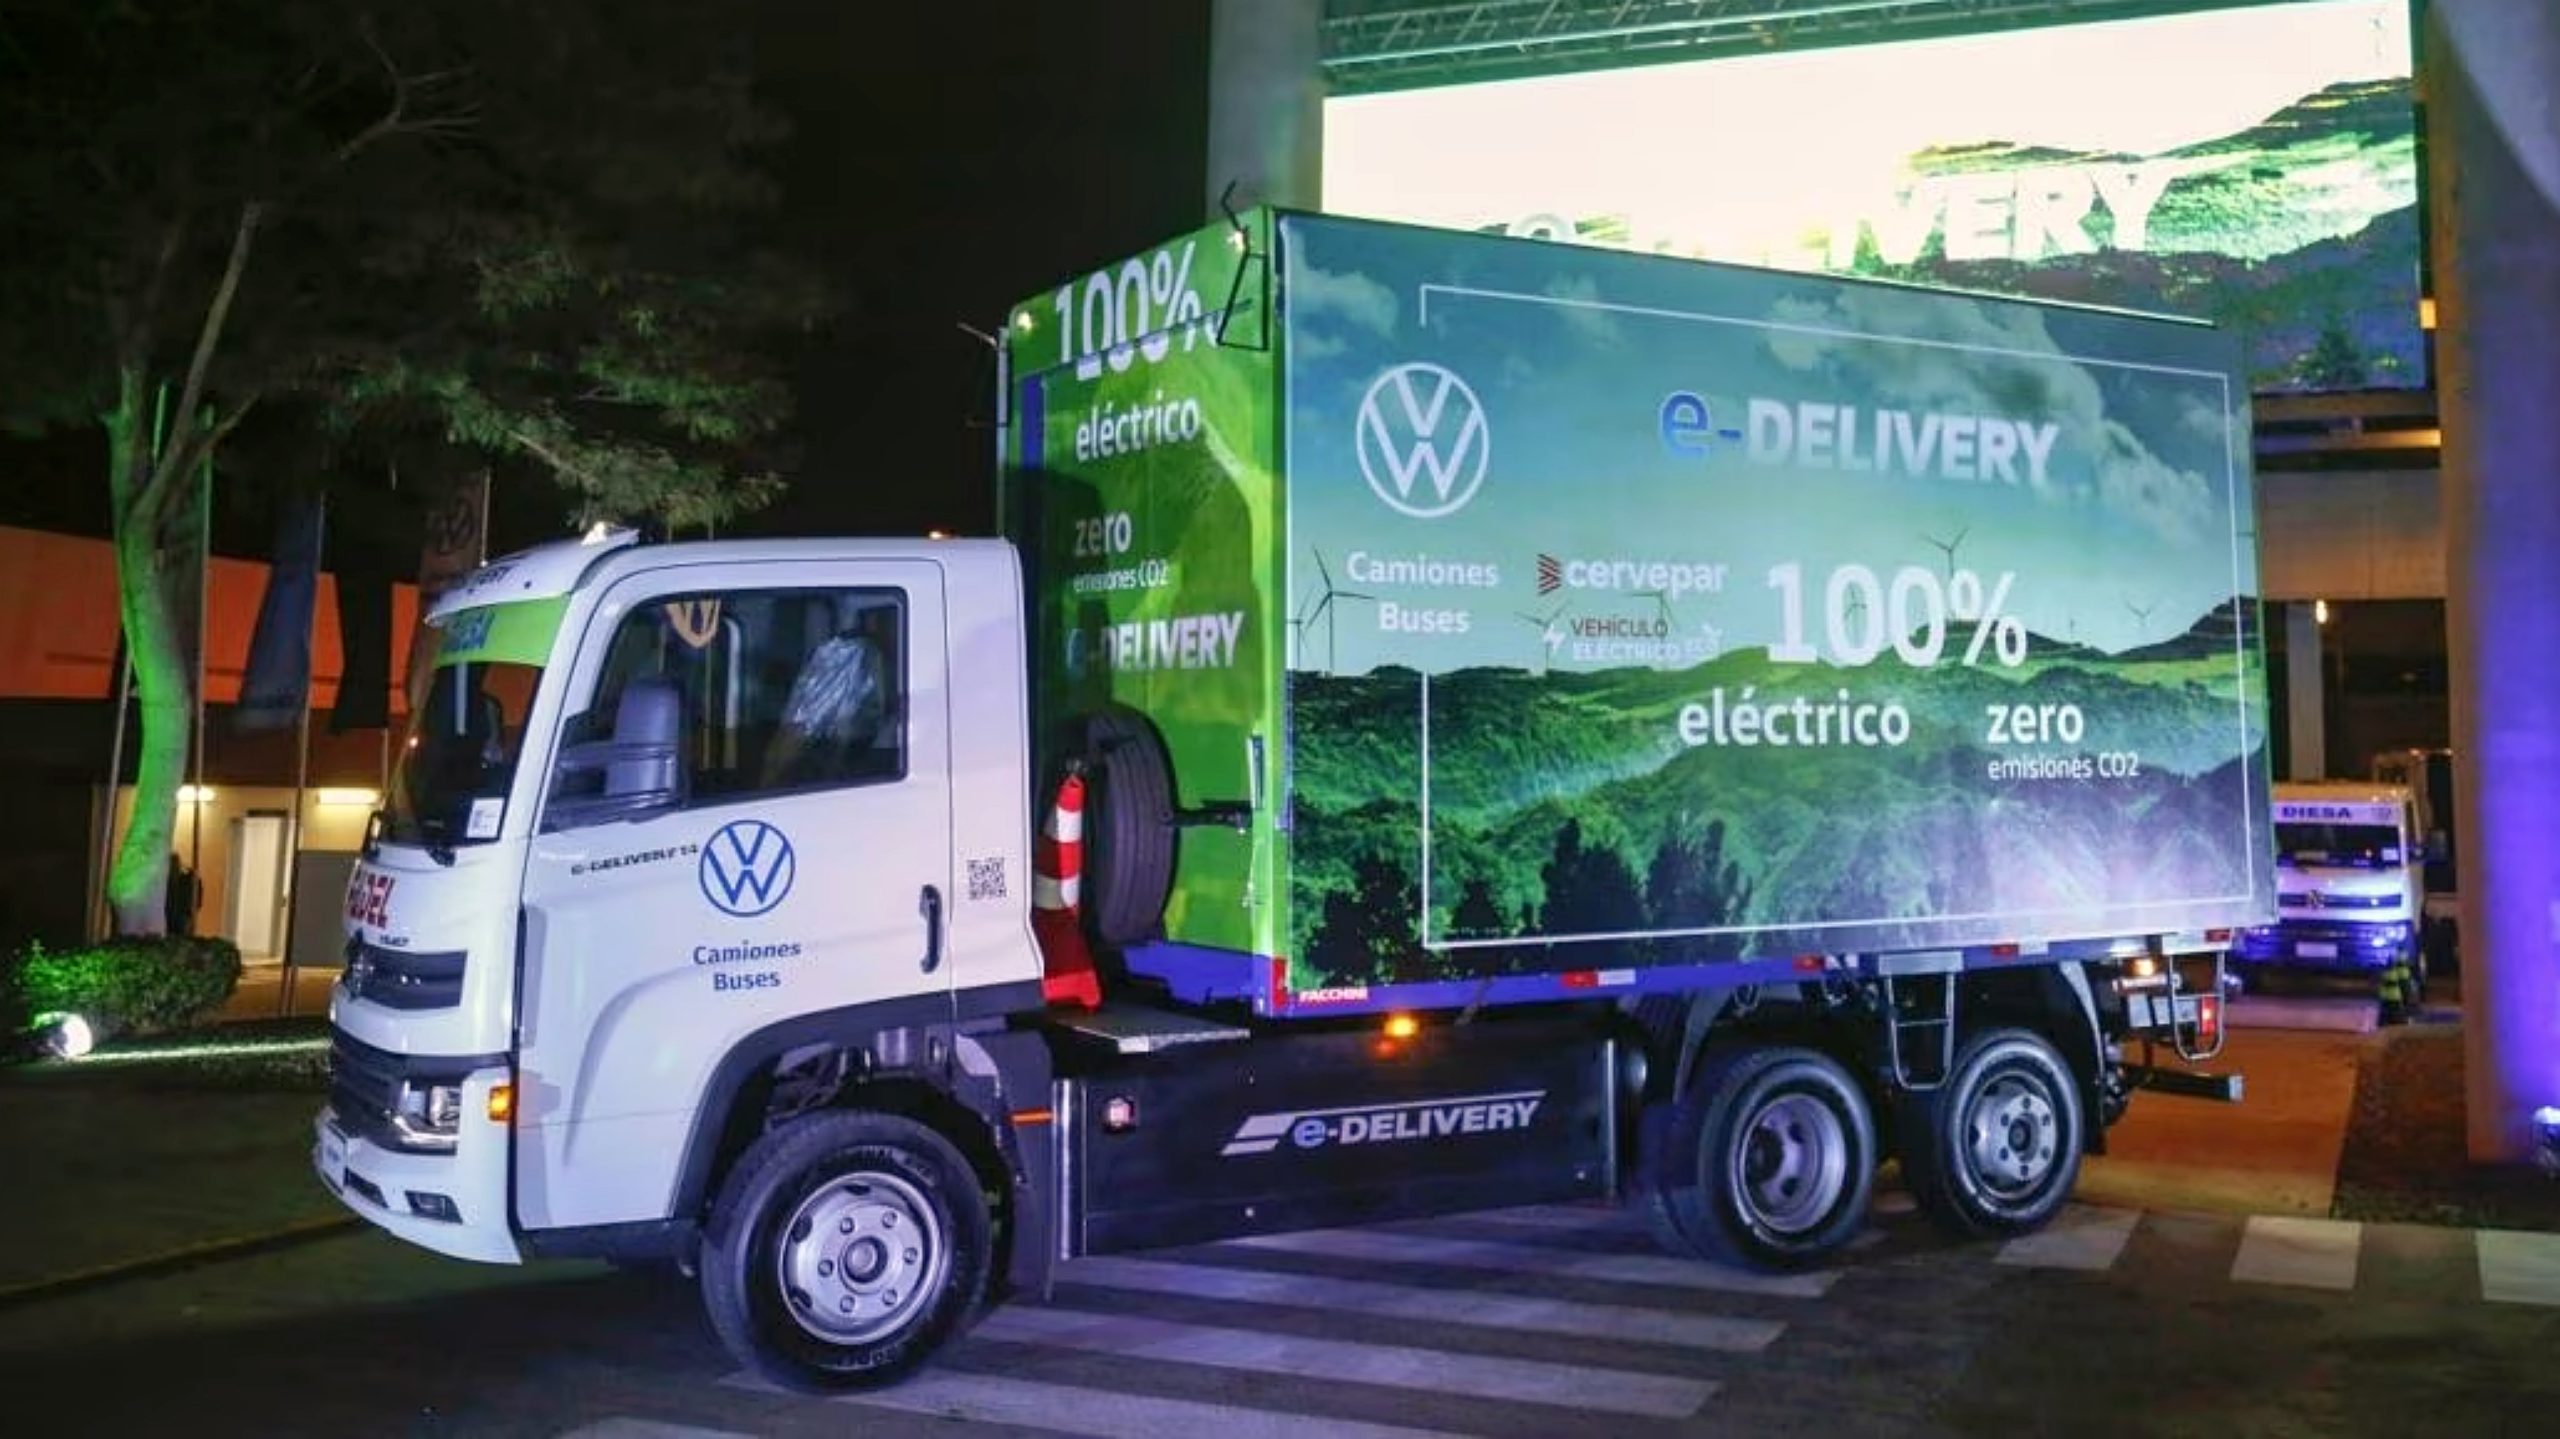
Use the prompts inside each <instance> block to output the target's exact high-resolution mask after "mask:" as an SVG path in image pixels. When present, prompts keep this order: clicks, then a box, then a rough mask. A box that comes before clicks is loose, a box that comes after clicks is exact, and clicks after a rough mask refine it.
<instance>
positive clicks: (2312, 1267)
mask: <svg viewBox="0 0 2560 1439" xmlns="http://www.w3.org/2000/svg"><path fill="white" fill-rule="evenodd" d="M2363 1243H2364V1226H2363V1225H2361V1224H2357V1223H2355V1222H2353V1221H2352V1220H2343V1219H2313V1218H2309V1217H2307V1216H2303V1215H2292V1214H2252V1215H2250V1216H2249V1225H2248V1228H2247V1229H2246V1230H2244V1231H2242V1234H2241V1238H2240V1252H2239V1254H2238V1255H2236V1256H2234V1257H2233V1259H2232V1261H2231V1277H2232V1279H2233V1280H2235V1281H2237V1282H2239V1283H2242V1284H2286V1285H2293V1286H2296V1287H2298V1288H2304V1289H2353V1288H2355V1287H2356V1255H2357V1251H2358V1250H2359V1249H2360V1248H2361V1247H2362V1245H2363Z"/></svg>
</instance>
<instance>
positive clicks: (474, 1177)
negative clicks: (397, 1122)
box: [311, 1069, 524, 1264]
mask: <svg viewBox="0 0 2560 1439" xmlns="http://www.w3.org/2000/svg"><path fill="white" fill-rule="evenodd" d="M506 1080H507V1071H506V1070H504V1069H483V1070H480V1071H478V1072H476V1073H474V1074H471V1075H470V1076H468V1077H467V1078H465V1079H464V1080H463V1081H462V1105H463V1109H462V1113H463V1122H462V1132H461V1134H460V1135H459V1136H457V1137H456V1139H455V1141H454V1147H453V1149H452V1151H451V1152H449V1153H437V1154H418V1153H410V1152H407V1151H403V1150H398V1149H393V1148H391V1147H389V1146H387V1145H383V1144H379V1143H376V1142H375V1141H373V1140H371V1139H368V1138H366V1137H365V1136H363V1135H361V1134H356V1133H351V1132H350V1131H349V1130H348V1128H347V1127H346V1126H345V1125H343V1124H341V1123H340V1122H339V1120H338V1118H337V1116H336V1115H335V1114H333V1113H332V1112H331V1111H330V1110H329V1109H325V1108H324V1109H322V1110H321V1111H320V1113H319V1114H318V1115H317V1116H316V1117H315V1118H314V1119H313V1121H312V1137H311V1167H312V1170H313V1172H315V1173H317V1174H318V1175H319V1176H320V1182H321V1183H322V1184H325V1185H327V1186H328V1188H329V1192H330V1193H332V1194H335V1195H336V1196H338V1201H339V1202H340V1203H342V1204H344V1205H346V1206H347V1208H349V1209H351V1210H353V1211H355V1212H356V1214H357V1215H358V1216H360V1217H362V1218H364V1219H366V1220H368V1221H370V1222H372V1223H374V1224H377V1225H379V1226H381V1227H382V1228H384V1229H387V1230H389V1231H390V1232H391V1233H393V1234H394V1235H397V1236H398V1237H400V1238H402V1239H405V1240H407V1241H408V1242H410V1243H411V1244H415V1245H418V1246H420V1247H421V1248H425V1249H432V1250H434V1251H436V1252H437V1253H439V1254H449V1255H452V1256H453V1257H455V1258H457V1259H476V1260H479V1261H480V1262H482V1263H484V1264H520V1263H523V1262H524V1253H523V1251H522V1250H521V1249H519V1248H518V1247H517V1246H516V1239H515V1233H514V1231H513V1230H512V1229H511V1228H510V1227H509V1225H508V1222H507V1129H506V1127H505V1126H504V1125H501V1124H496V1123H493V1122H491V1121H490V1120H488V1119H487V1118H485V1117H484V1116H485V1115H486V1113H487V1110H488V1103H489V1091H490V1090H491V1089H493V1088H495V1087H496V1086H498V1085H499V1084H502V1083H505V1082H506Z"/></svg>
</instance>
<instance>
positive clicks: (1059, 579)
mask: <svg viewBox="0 0 2560 1439" xmlns="http://www.w3.org/2000/svg"><path fill="white" fill-rule="evenodd" d="M1008 360H1009V363H1010V365H1011V383H1010V386H1009V396H1010V401H1011V405H1010V413H1009V415H1008V424H1007V428H1008V437H1007V441H1006V453H1005V459H1006V476H1005V499H1004V508H1005V516H1006V524H1007V526H1008V529H1009V530H1010V531H1011V532H1012V533H1013V534H1014V536H1015V538H1016V539H1017V540H1018V541H1019V542H1020V543H1021V544H1022V546H1023V548H1024V551H1025V553H1026V555H1028V556H1029V557H1030V563H1031V566H1032V591H1033V601H1032V603H1033V609H1034V613H1033V616H1032V626H1033V628H1032V634H1033V643H1034V646H1035V672H1036V674H1035V690H1036V692H1037V694H1038V696H1039V698H1038V701H1037V706H1036V719H1037V721H1038V723H1039V725H1040V727H1041V733H1042V736H1043V738H1044V742H1045V743H1047V744H1049V745H1050V746H1051V751H1052V753H1053V754H1054V753H1055V747H1056V745H1057V744H1058V743H1059V742H1060V741H1059V740H1058V739H1057V738H1056V737H1057V736H1059V735H1061V734H1063V733H1065V727H1066V725H1067V722H1069V721H1071V720H1072V719H1073V718H1074V717H1075V716H1076V715H1078V714H1081V713H1086V712H1090V711H1091V710H1092V709H1093V708H1094V707H1096V706H1099V705H1105V704H1119V705H1126V706H1128V707H1130V708H1133V709H1135V710H1137V711H1138V712H1140V713H1142V714H1144V715H1146V716H1147V717H1148V719H1149V720H1150V721H1151V722H1152V723H1153V725H1154V726H1155V728H1156V730H1157V731H1158V733H1159V734H1160V735H1161V736H1162V737H1163V739H1164V742H1165V745H1166V748H1167V751H1168V753H1169V755H1170V758H1171V765H1172V774H1173V784H1174V789H1175V794H1174V803H1175V806H1176V809H1177V810H1178V811H1182V812H1186V813H1188V814H1190V815H1191V816H1193V817H1194V819H1195V821H1197V817H1198V816H1199V815H1202V814H1208V813H1223V814H1226V815H1229V816H1233V815H1236V814H1243V815H1244V816H1245V818H1244V819H1243V820H1242V822H1241V823H1224V824H1220V823H1208V822H1193V823H1187V824H1184V825H1183V826H1182V827H1181V828H1179V830H1178V831H1177V833H1178V846H1179V848H1178V855H1177V863H1176V869H1175V881H1174V891H1173V899H1172V902H1171V904H1170V905H1169V907H1168V909H1167V912H1166V917H1165V921H1164V926H1163V931H1164V932H1163V935H1162V937H1161V939H1160V940H1156V941H1151V942H1148V943H1144V944H1140V945H1137V946H1135V947H1133V948H1132V949H1131V950H1130V951H1129V952H1128V953H1127V955H1126V956H1125V960H1126V963H1127V965H1128V967H1129V968H1130V970H1131V971H1132V972H1134V973H1138V974H1142V975H1150V976H1154V977H1156V978H1160V979H1162V980H1164V981H1165V982H1167V983H1168V984H1170V985H1171V986H1172V987H1173V988H1174V990H1175V991H1176V992H1177V993H1179V994H1181V995H1183V996H1184V997H1186V998H1191V999H1201V1000H1218V999H1232V1000H1243V1001H1248V1002H1250V1003H1251V1004H1252V1005H1253V1007H1254V1008H1255V1009H1256V1010H1257V1011H1258V1012H1260V1013H1263V1014H1266V1015H1271V1016H1303V1015H1309V1014H1337V1013H1343V1012H1350V1011H1358V1010H1364V1009H1377V1008H1386V1007H1393V1006H1399V1005H1417V1006H1422V1005H1437V1004H1457V1003H1468V1002H1497V1003H1498V1002H1503V1001H1506V1000H1514V999H1530V998H1544V997H1551V996H1553V995H1555V994H1558V993H1586V992H1609V991H1615V990H1630V989H1636V988H1641V987H1646V986H1648V985H1651V984H1657V983H1660V982H1661V981H1662V979H1663V977H1664V976H1666V975H1671V974H1679V975H1684V976H1695V975H1697V974H1699V973H1702V972H1708V973H1711V972H1714V971H1716V970H1720V969H1723V968H1727V967H1733V966H1742V967H1744V968H1759V967H1765V966H1766V965H1768V964H1770V963H1773V962H1785V961H1789V960H1791V959H1793V958H1794V957H1797V956H1805V955H1816V954H1826V955H1838V954H1845V953H1873V952H1882V951H1902V950H1913V949H1940V948H1951V947H1980V946H1991V945H2006V944H2018V945H2022V946H2024V947H2025V948H2026V949H2027V950H2028V951H2029V952H2033V951H2034V950H2035V949H2037V948H2039V947H2042V946H2046V945H2071V944H2076V943H2104V942H2108V941H2112V940H2117V939H2121V938H2124V937H2129V936H2147V935H2153V934H2168V933H2178V932H2192V931H2196V930H2204V929H2213V928H2222V927H2231V926H2237V925H2244V924H2249V923H2255V922H2259V921H2261V920H2263V919H2264V918H2265V917H2267V916H2268V915H2269V914H2271V913H2272V912H2273V908H2274V898H2273V894H2274V879H2273V867H2272V856H2271V855H2270V853H2269V846H2268V841H2267V838H2266V835H2267V831H2268V815H2269V808H2268V798H2267V785H2268V781H2267V742H2266V725H2267V703H2266V684H2265V675H2264V668H2263V660H2262V655H2261V652H2260V644H2259V637H2258V633H2257V614H2258V602H2257V552H2256V536H2255V525H2254V519H2253V515H2254V508H2253V503H2254V502H2253V498H2252V493H2251V484H2250V476H2249V434H2250V425H2249V418H2248V413H2247V399H2248V397H2247V390H2246V386H2245V384H2244V383H2241V382H2240V381H2239V380H2238V378H2237V377H2238V375H2239V368H2238V367H2239V364H2240V357H2239V354H2238V351H2237V348H2236V346H2235V345H2234V344H2233V343H2232V342H2231V341H2230V340H2229V339H2228V338H2227V337H2225V336H2223V335H2221V334H2219V333H2217V332H2215V331H2213V330H2210V329H2207V328H2204V327H2201V326H2195V325H2190V324H2186V323H2182V322H2177V321H2169V320H2161V319H2155V318H2148V317H2138V316H2130V315H2123V314H2116V313H2109V312H2102V311H2095V310H2086V309H2076V308H2068V307H2057V306H2049V305H2035V304H2028V303H2023V302H2017V301H2011V300H2004V299H1991V298H1983V297H1977V296H1972V295H1961V294H1951V293H1941V292H1932V291H1923V290H1915V289H1909V288H1902V287H1893V286H1883V285H1875V284H1866V283H1857V282H1844V281H1839V280H1835V279H1829V278H1824V277H1818V276H1811V275H1799V274H1791V273H1781V272H1770V271H1758V270H1749V269H1741V268H1735V267H1729V266H1720V265H1709V264H1703V263H1697V262H1691V261H1685V260H1678V259H1671V258H1664V257H1652V256H1638V255H1629V254H1623V253H1616V252H1608V251H1601V250H1595V249H1586V248H1581V247H1574V246H1566V245H1557V244H1552V243H1547V242H1540V241H1527V240H1512V239H1501V238H1494V237H1487V236H1477V235H1467V234H1458V233H1453V232H1445V231H1436V230H1428V229H1420V228H1414V227H1405V226H1394V225H1385V224H1377V223H1372V222H1360V221H1347V220H1340V219H1334V218H1329V217H1318V216H1306V215H1296V214H1288V213H1276V214H1275V213H1267V212H1256V213H1254V214H1252V215H1249V216H1247V217H1244V219H1243V220H1242V222H1241V223H1240V224H1238V225H1236V226H1233V227H1229V226H1215V227H1211V228H1210V229H1208V230H1205V231H1203V232H1201V233H1199V234H1197V235H1194V236H1190V237H1187V238H1186V239H1184V240H1180V241H1176V242H1175V243H1174V244H1172V245H1169V246H1166V247H1164V248H1162V249H1159V250H1156V251H1153V252H1150V253H1149V254H1147V255H1144V256H1140V257H1136V258H1134V259H1132V260H1130V261H1128V262H1126V263H1125V264H1123V265H1121V266H1118V267H1115V268H1114V269H1111V270H1106V271H1100V272H1097V273H1096V274H1095V275H1093V276H1089V277H1085V278H1084V279H1081V280H1079V281H1077V282H1076V283H1074V284H1072V285H1069V286H1065V287H1062V288H1061V289H1060V290H1058V291H1056V292H1054V293H1052V294H1050V295H1047V296H1043V297H1041V298H1039V299H1037V300H1035V301H1032V302H1030V303H1027V304H1026V305H1024V306H1023V307H1021V308H1020V309H1019V310H1018V311H1017V312H1016V313H1015V315H1014V316H1013V319H1012V325H1011V330H1010V333H1009V335H1008ZM1734 972H1736V973H1737V974H1739V973H1741V972H1742V970H1740V969H1736V970H1735V971H1734ZM1683 982H1684V983H1686V982H1689V981H1687V980H1684V981H1683Z"/></svg>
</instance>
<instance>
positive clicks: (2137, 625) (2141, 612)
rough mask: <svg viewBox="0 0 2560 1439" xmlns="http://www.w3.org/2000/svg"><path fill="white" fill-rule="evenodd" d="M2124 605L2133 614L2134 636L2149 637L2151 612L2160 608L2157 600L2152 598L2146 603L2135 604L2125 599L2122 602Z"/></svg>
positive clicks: (2139, 637)
mask: <svg viewBox="0 0 2560 1439" xmlns="http://www.w3.org/2000/svg"><path fill="white" fill-rule="evenodd" d="M2124 607H2125V608H2126V609H2127V610H2129V611H2131V612H2132V614H2133V626H2134V629H2133V632H2134V637H2135V638H2137V639H2149V638H2151V612H2152V611H2153V610H2156V609H2158V608H2160V602H2159V601H2158V600H2153V601H2152V602H2151V603H2149V604H2147V605H2137V604H2135V603H2134V602H2133V601H2131V600H2127V601H2125V602H2124Z"/></svg>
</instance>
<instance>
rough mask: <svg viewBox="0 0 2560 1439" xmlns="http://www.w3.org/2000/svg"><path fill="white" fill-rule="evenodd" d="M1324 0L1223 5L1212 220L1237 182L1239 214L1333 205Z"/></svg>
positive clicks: (1213, 70) (1215, 11)
mask: <svg viewBox="0 0 2560 1439" xmlns="http://www.w3.org/2000/svg"><path fill="white" fill-rule="evenodd" d="M1323 22H1324V0H1213V8H1212V10H1211V11H1210V16H1209V207H1208V208H1209V218H1210V219H1213V220H1214V219H1216V218H1218V197H1219V196H1220V195H1221V194H1224V193H1225V192H1226V189H1227V186H1228V184H1229V183H1231V182H1232V183H1233V184H1234V186H1235V193H1234V195H1233V196H1232V197H1230V199H1229V201H1228V203H1230V204H1232V205H1233V206H1235V208H1236V209H1238V210H1244V209H1247V208H1250V207H1252V206H1255V205H1287V206H1290V207H1292V208H1295V209H1300V210H1313V209H1315V208H1317V207H1318V206H1319V205H1320V204H1321V203H1322V202H1323V199H1324V189H1323V175H1324V70H1323V52H1322V51H1321V49H1320V48H1319V43H1318V42H1319V36H1320V32H1321V30H1322V26H1323Z"/></svg>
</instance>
